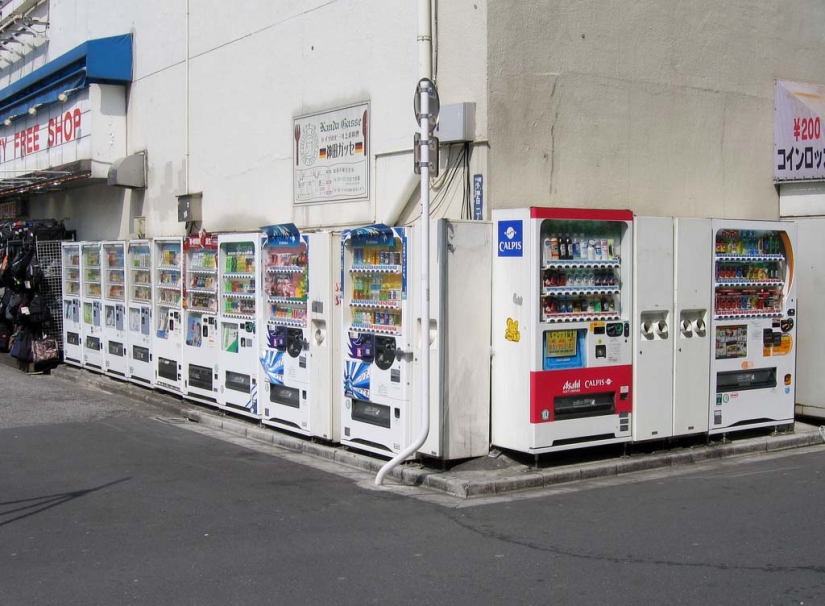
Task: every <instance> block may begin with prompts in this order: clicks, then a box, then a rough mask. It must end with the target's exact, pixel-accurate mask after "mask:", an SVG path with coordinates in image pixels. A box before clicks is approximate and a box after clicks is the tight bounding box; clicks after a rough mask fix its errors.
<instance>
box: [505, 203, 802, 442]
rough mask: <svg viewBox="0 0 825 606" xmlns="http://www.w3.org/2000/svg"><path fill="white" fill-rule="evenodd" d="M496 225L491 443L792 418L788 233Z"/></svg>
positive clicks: (595, 224) (513, 213)
mask: <svg viewBox="0 0 825 606" xmlns="http://www.w3.org/2000/svg"><path fill="white" fill-rule="evenodd" d="M493 218H494V222H495V225H496V230H497V242H496V246H497V249H496V251H495V253H494V269H493V293H494V295H493V314H492V318H493V363H492V423H491V431H492V434H491V440H492V443H493V444H495V445H497V446H501V447H505V448H510V449H513V450H517V451H522V452H527V453H533V454H540V453H545V452H552V451H556V450H565V449H571V448H581V447H583V446H591V445H597V444H612V443H619V442H631V441H633V442H643V441H647V440H656V439H666V438H673V437H679V436H687V435H691V434H709V435H712V434H725V433H729V432H733V431H737V430H745V429H754V428H759V427H780V426H784V425H787V424H791V423H793V421H794V396H795V386H796V342H795V340H796V331H797V326H796V322H795V320H796V316H797V301H796V283H795V276H796V272H795V265H794V243H795V239H796V224H794V223H791V222H762V221H729V220H724V221H723V220H710V219H689V218H670V217H639V216H634V215H633V214H632V213H631V212H629V211H611V210H605V211H597V210H593V211H584V210H577V209H559V208H529V209H521V210H501V211H494V212H493Z"/></svg>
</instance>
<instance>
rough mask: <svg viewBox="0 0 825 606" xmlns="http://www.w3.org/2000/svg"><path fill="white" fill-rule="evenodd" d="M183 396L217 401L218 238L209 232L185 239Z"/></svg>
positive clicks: (215, 402)
mask: <svg viewBox="0 0 825 606" xmlns="http://www.w3.org/2000/svg"><path fill="white" fill-rule="evenodd" d="M183 251H184V263H185V270H186V279H185V280H184V299H183V302H184V309H183V324H184V331H185V333H184V340H183V389H184V396H185V397H186V398H188V399H191V400H196V401H199V402H203V403H205V404H213V405H214V404H217V402H218V380H219V378H220V377H219V374H218V351H219V347H218V345H219V343H218V339H219V335H218V237H217V236H213V235H211V234H208V233H200V234H197V235H193V236H188V237H187V238H185V239H184V241H183Z"/></svg>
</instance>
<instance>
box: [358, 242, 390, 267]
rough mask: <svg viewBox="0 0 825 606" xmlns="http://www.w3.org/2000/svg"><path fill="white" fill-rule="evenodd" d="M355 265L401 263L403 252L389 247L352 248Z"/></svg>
mask: <svg viewBox="0 0 825 606" xmlns="http://www.w3.org/2000/svg"><path fill="white" fill-rule="evenodd" d="M352 260H353V263H354V264H355V265H401V253H400V252H396V251H394V250H391V249H388V248H381V247H378V246H368V247H362V246H359V247H357V248H353V249H352Z"/></svg>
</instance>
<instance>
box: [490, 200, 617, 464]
mask: <svg viewBox="0 0 825 606" xmlns="http://www.w3.org/2000/svg"><path fill="white" fill-rule="evenodd" d="M493 220H494V231H495V237H496V239H495V253H494V257H493V304H492V307H493V311H492V343H493V352H492V354H493V357H492V360H493V362H492V403H491V433H492V443H493V444H494V445H496V446H499V447H502V448H508V449H511V450H516V451H520V452H525V453H530V454H535V455H538V454H541V453H545V452H551V451H557V450H565V449H572V448H581V447H585V446H594V445H600V444H612V443H618V442H626V441H629V440H630V439H631V423H632V415H633V370H632V355H633V352H632V349H631V348H632V342H631V340H632V336H631V330H632V327H631V323H632V322H631V318H632V313H633V301H632V293H633V285H632V275H633V274H632V268H631V264H632V263H631V262H632V258H633V246H632V241H633V215H632V213H631V212H630V211H623V210H580V209H565V208H526V209H518V210H498V211H493Z"/></svg>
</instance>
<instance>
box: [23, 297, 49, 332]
mask: <svg viewBox="0 0 825 606" xmlns="http://www.w3.org/2000/svg"><path fill="white" fill-rule="evenodd" d="M51 319H52V317H51V314H50V313H49V307H48V305H46V301H45V300H44V299H43V296H42V295H40V294H39V293H35V294H34V295H33V296H32V300H31V301H30V302H29V318H28V321H29V322H31V323H32V324H45V323H46V322H49V321H50V320H51Z"/></svg>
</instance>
